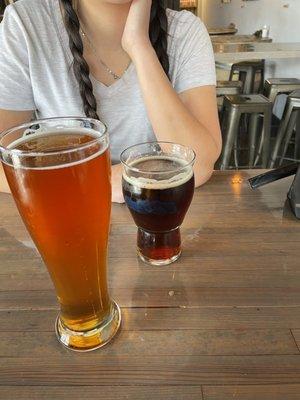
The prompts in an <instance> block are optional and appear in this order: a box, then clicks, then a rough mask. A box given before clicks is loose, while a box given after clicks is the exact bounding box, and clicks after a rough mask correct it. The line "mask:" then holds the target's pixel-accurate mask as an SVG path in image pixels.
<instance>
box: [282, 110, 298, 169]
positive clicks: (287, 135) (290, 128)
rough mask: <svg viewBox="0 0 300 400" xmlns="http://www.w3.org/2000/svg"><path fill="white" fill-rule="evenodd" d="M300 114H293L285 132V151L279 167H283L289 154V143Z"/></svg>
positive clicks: (295, 112) (294, 112)
mask: <svg viewBox="0 0 300 400" xmlns="http://www.w3.org/2000/svg"><path fill="white" fill-rule="evenodd" d="M297 114H298V112H297V111H296V110H295V111H293V112H292V114H291V117H290V119H289V122H288V125H287V128H286V131H285V137H284V143H283V150H282V153H281V156H280V160H279V166H281V165H282V162H283V160H284V157H285V155H286V153H287V149H288V147H289V143H290V141H291V138H292V135H293V131H294V128H295V126H296V122H297V116H298V115H297Z"/></svg>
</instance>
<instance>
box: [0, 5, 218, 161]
mask: <svg viewBox="0 0 300 400" xmlns="http://www.w3.org/2000/svg"><path fill="white" fill-rule="evenodd" d="M167 15H168V21H169V37H168V54H169V58H170V79H171V82H172V85H173V87H174V89H175V90H176V92H177V93H181V92H183V91H185V90H188V89H191V88H195V87H199V86H205V85H215V83H216V77H215V63H214V54H213V50H212V45H211V41H210V38H209V36H208V33H207V30H206V28H205V26H204V24H203V23H202V22H201V21H200V19H199V18H197V17H195V16H194V15H193V14H192V13H190V12H187V11H181V12H177V11H174V10H167ZM71 65H72V54H71V51H70V49H69V45H68V35H67V32H66V30H65V27H64V23H63V18H62V15H61V10H60V6H59V0H19V1H18V2H16V3H15V4H12V5H10V6H8V7H7V8H6V11H5V15H4V19H3V21H2V23H1V24H0V109H5V110H36V115H37V117H38V118H49V117H58V116H83V115H84V112H83V107H82V101H81V98H80V94H79V88H78V84H77V81H76V79H75V76H74V73H73V70H72V66H71ZM91 80H92V83H93V88H94V94H95V96H96V99H97V102H98V113H99V116H100V118H101V119H102V121H103V122H104V123H105V124H106V125H107V126H108V130H109V134H110V143H111V153H112V161H113V163H116V162H118V161H119V156H120V152H121V151H122V150H123V149H124V148H126V147H128V146H131V145H133V144H136V143H140V142H147V141H152V140H155V135H154V132H153V129H152V127H151V124H150V122H149V119H148V116H147V111H146V108H145V105H144V102H143V98H142V95H141V90H140V87H139V82H138V78H137V74H136V70H135V67H134V65H133V64H131V65H130V67H129V69H128V70H127V71H126V72H125V74H124V75H123V76H122V78H121V79H120V80H118V81H116V82H114V83H113V84H112V85H111V86H109V87H107V86H105V85H104V84H102V83H101V82H99V81H97V80H96V79H95V78H94V77H93V76H91Z"/></svg>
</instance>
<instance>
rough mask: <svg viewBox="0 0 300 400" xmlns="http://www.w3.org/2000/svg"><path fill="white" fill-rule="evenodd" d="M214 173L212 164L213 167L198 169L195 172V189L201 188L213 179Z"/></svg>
mask: <svg viewBox="0 0 300 400" xmlns="http://www.w3.org/2000/svg"><path fill="white" fill-rule="evenodd" d="M213 172H214V165H213V164H212V165H211V166H202V167H201V166H200V168H197V169H195V170H194V175H195V187H199V186H202V185H204V183H206V182H207V181H209V179H210V178H211V176H212V174H213Z"/></svg>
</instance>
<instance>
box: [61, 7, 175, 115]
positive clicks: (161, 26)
mask: <svg viewBox="0 0 300 400" xmlns="http://www.w3.org/2000/svg"><path fill="white" fill-rule="evenodd" d="M60 1H61V5H62V8H63V11H64V16H65V27H66V30H67V33H68V36H69V46H70V50H71V53H72V55H73V58H74V61H73V70H74V74H75V77H76V80H77V82H78V84H79V91H80V96H81V99H82V103H83V109H84V113H85V115H86V116H87V117H89V118H95V119H99V116H98V113H97V101H96V98H95V95H94V93H93V85H92V82H91V79H90V69H89V66H88V64H87V62H86V60H85V59H84V57H83V42H82V38H81V35H80V22H79V18H78V15H77V13H76V10H75V7H74V3H75V2H74V0H60ZM149 37H150V41H151V43H152V46H153V48H154V49H155V51H156V54H157V57H158V59H159V61H160V63H161V65H162V67H163V69H164V71H165V73H166V74H167V75H168V74H169V58H168V54H167V38H168V19H167V15H166V8H165V6H164V0H153V1H152V7H151V16H150V26H149Z"/></svg>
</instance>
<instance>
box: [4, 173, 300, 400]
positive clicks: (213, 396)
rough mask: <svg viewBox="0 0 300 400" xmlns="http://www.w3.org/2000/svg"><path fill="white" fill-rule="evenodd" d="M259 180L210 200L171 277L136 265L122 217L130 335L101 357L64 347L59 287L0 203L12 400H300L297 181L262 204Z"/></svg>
mask: <svg viewBox="0 0 300 400" xmlns="http://www.w3.org/2000/svg"><path fill="white" fill-rule="evenodd" d="M257 172H258V171H243V172H216V173H215V175H214V176H213V178H212V179H211V181H210V182H208V183H207V184H206V185H205V186H204V187H202V188H200V189H197V191H196V194H195V197H194V200H193V203H192V206H191V208H190V211H189V213H188V215H187V217H186V219H185V222H184V225H183V227H182V238H183V255H182V257H181V259H180V260H179V261H178V262H177V263H175V264H173V265H171V266H168V267H149V266H147V265H144V264H143V263H142V262H140V261H139V260H137V258H136V254H135V240H136V228H135V226H134V224H133V222H132V220H131V217H130V215H129V213H128V211H127V209H126V207H125V206H124V205H114V207H113V214H112V226H111V236H110V253H109V287H110V292H111V295H112V297H113V298H114V299H116V301H117V302H118V303H119V304H120V306H121V307H122V316H123V322H122V330H121V332H120V333H119V334H118V335H117V337H116V338H115V339H114V341H113V342H112V343H111V344H109V345H108V346H106V347H104V348H103V349H100V350H98V351H95V352H92V353H89V354H77V353H73V352H70V351H68V350H66V349H65V348H63V347H62V346H60V344H59V343H58V342H57V340H56V338H55V335H54V329H53V328H54V320H55V317H56V315H57V311H58V306H57V302H56V297H55V292H54V290H53V285H52V282H51V280H50V278H49V276H48V273H47V271H46V268H45V266H44V265H43V262H42V261H41V258H40V256H39V254H38V253H37V251H36V249H35V247H34V245H33V243H32V241H31V239H30V237H29V235H28V233H27V232H26V230H25V228H24V225H23V223H22V221H21V219H20V217H19V215H18V213H17V210H16V207H15V205H14V202H13V200H12V198H11V196H10V195H5V194H0V327H1V328H0V357H1V362H0V399H1V400H2V399H3V400H16V399H19V400H25V399H26V400H27V399H32V400H44V399H47V400H48V399H51V400H52V399H55V400H56V399H57V400H65V399H74V400H77V399H78V400H79V399H85V398H88V399H90V400H94V399H106V400H112V399H114V400H115V399H116V400H125V399H129V400H144V399H145V400H146V399H147V400H150V399H151V400H152V399H153V400H155V399H157V400H160V399H166V400H229V399H230V400H231V399H238V400H239V399H240V400H281V399H284V400H295V399H300V350H299V349H300V223H299V221H297V220H296V219H295V218H294V217H293V215H292V214H291V212H290V210H289V207H288V205H287V204H286V203H285V202H286V192H287V189H288V187H289V185H290V183H291V179H286V180H283V181H280V182H276V183H274V184H272V185H269V186H266V187H264V188H261V189H259V190H257V191H252V190H251V189H250V188H249V186H248V183H247V179H248V178H249V177H250V176H253V175H255V174H256V173H257ZM260 172H261V171H260Z"/></svg>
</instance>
